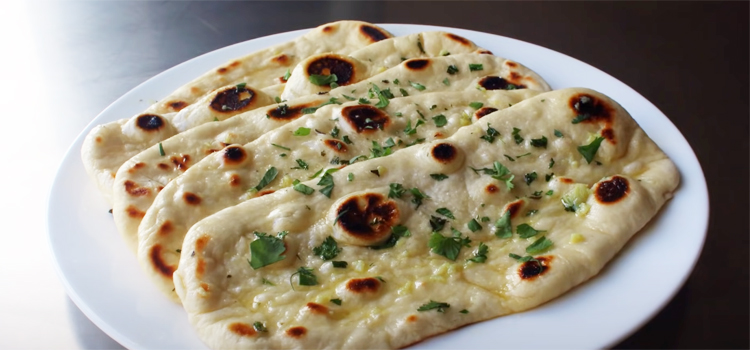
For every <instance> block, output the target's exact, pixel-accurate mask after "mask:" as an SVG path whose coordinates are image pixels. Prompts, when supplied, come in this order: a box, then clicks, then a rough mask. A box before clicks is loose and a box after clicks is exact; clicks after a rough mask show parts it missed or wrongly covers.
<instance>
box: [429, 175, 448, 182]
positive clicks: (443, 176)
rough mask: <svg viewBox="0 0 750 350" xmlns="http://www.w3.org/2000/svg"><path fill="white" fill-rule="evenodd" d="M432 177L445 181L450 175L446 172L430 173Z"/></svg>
mask: <svg viewBox="0 0 750 350" xmlns="http://www.w3.org/2000/svg"><path fill="white" fill-rule="evenodd" d="M430 177H431V178H433V179H435V180H437V181H443V180H445V179H447V178H448V175H445V174H430Z"/></svg>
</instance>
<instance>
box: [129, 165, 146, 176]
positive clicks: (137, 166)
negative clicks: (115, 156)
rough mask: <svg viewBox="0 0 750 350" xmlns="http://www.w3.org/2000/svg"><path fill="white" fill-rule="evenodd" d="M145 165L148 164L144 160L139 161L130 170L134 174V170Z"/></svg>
mask: <svg viewBox="0 0 750 350" xmlns="http://www.w3.org/2000/svg"><path fill="white" fill-rule="evenodd" d="M145 166H146V163H142V162H139V163H135V165H133V167H132V168H130V169H128V172H129V173H131V174H132V173H134V172H135V171H136V170H138V169H140V168H143V167H145Z"/></svg>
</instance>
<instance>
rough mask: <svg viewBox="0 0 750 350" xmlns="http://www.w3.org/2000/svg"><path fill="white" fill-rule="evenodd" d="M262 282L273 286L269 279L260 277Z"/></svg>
mask: <svg viewBox="0 0 750 350" xmlns="http://www.w3.org/2000/svg"><path fill="white" fill-rule="evenodd" d="M262 282H263V284H265V285H267V286H275V284H273V282H271V281H269V280H267V279H265V278H263V279H262Z"/></svg>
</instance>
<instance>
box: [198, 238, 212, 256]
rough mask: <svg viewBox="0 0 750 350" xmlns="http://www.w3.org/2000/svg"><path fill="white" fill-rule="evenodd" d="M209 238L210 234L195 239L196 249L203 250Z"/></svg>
mask: <svg viewBox="0 0 750 350" xmlns="http://www.w3.org/2000/svg"><path fill="white" fill-rule="evenodd" d="M209 240H210V238H209V237H208V236H201V237H199V238H198V239H197V240H195V251H196V252H198V253H200V252H202V251H203V249H205V248H206V245H207V244H208V241H209Z"/></svg>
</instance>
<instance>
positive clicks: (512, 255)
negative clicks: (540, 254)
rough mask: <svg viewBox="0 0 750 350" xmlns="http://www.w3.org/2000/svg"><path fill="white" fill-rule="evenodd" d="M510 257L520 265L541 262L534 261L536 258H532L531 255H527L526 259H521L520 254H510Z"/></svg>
mask: <svg viewBox="0 0 750 350" xmlns="http://www.w3.org/2000/svg"><path fill="white" fill-rule="evenodd" d="M508 256H509V257H511V258H513V259H514V260H516V261H518V262H520V263H525V262H527V261H536V262H539V260H537V259H534V257H533V256H531V255H526V256H524V257H521V256H520V255H518V254H513V253H510V254H508Z"/></svg>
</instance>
